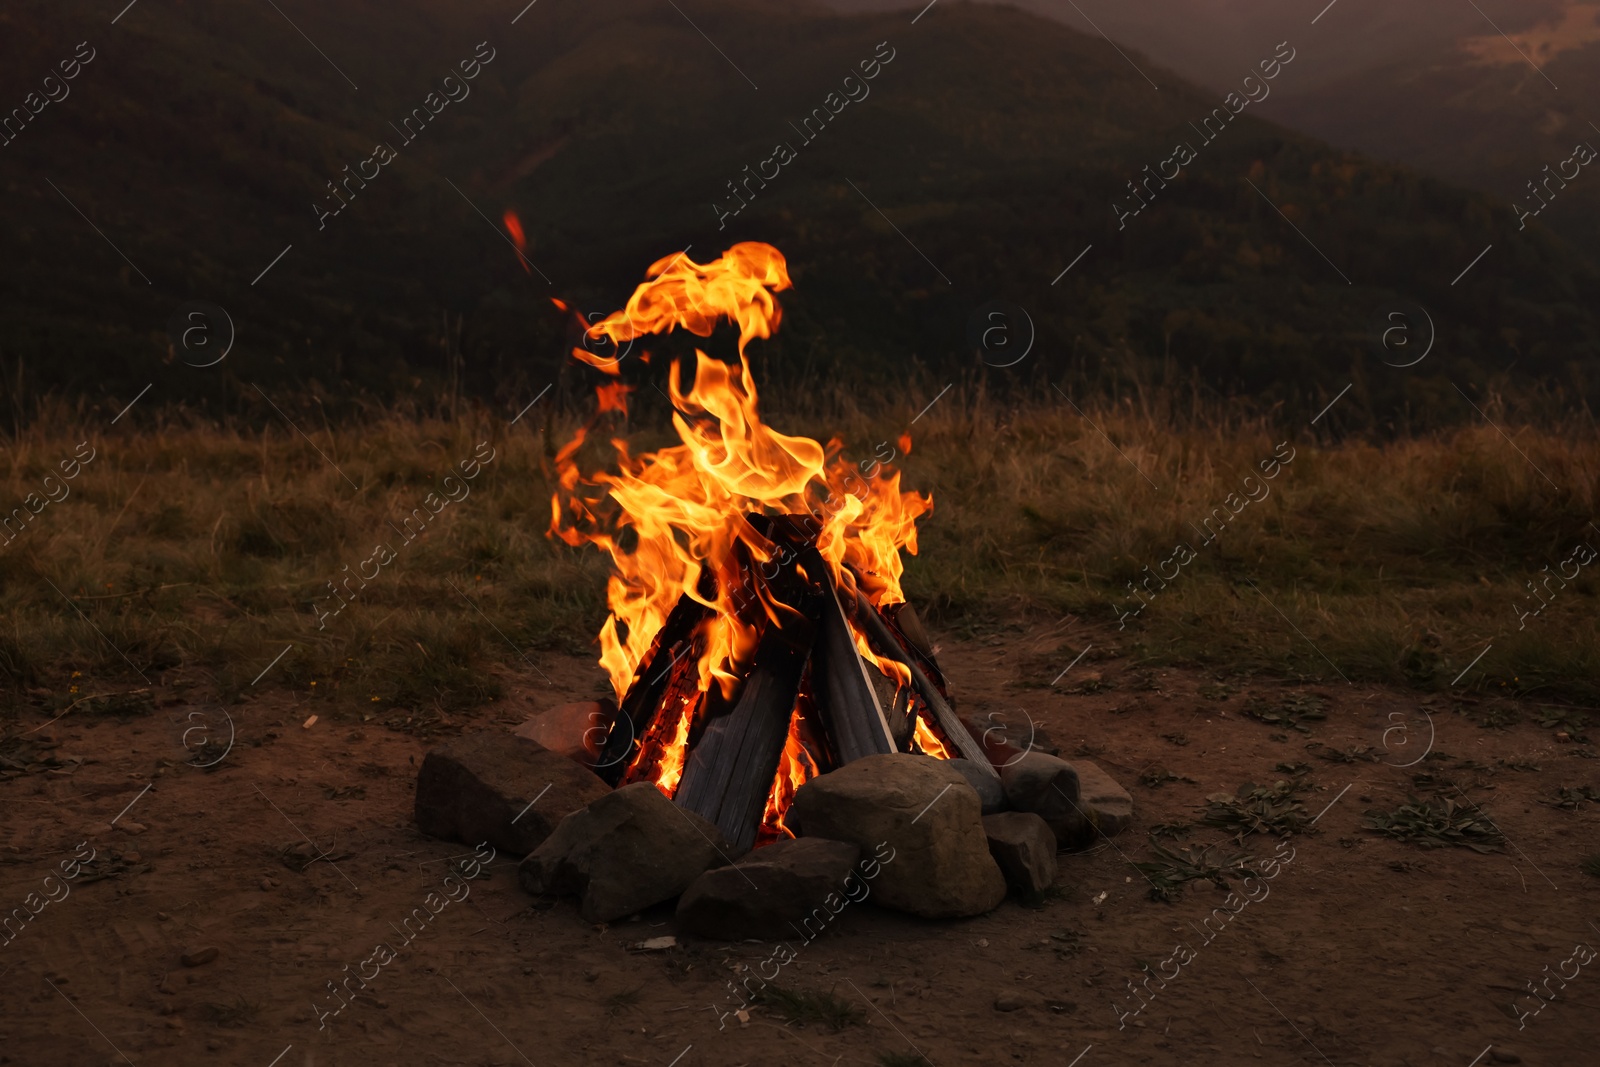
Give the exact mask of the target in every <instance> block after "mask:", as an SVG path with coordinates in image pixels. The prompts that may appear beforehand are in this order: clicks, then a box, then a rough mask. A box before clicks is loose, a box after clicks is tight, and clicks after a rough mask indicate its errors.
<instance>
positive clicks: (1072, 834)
mask: <svg viewBox="0 0 1600 1067" xmlns="http://www.w3.org/2000/svg"><path fill="white" fill-rule="evenodd" d="M1000 785H1001V787H1002V788H1003V789H1004V790H1005V794H1006V803H1007V804H1008V805H1010V807H1011V810H1012V811H1031V812H1033V813H1034V814H1035V815H1038V816H1039V817H1040V818H1041V819H1043V820H1044V821H1045V822H1046V823H1048V824H1049V825H1050V829H1051V831H1052V832H1053V833H1054V834H1055V835H1056V844H1057V845H1058V846H1059V847H1062V848H1066V847H1067V846H1069V845H1073V844H1077V843H1079V842H1080V841H1081V840H1082V839H1083V838H1084V836H1085V835H1086V834H1088V835H1089V836H1091V837H1092V830H1091V829H1090V826H1089V820H1088V816H1087V815H1086V814H1085V813H1084V810H1083V808H1082V806H1081V805H1079V803H1078V772H1077V771H1075V770H1073V769H1072V765H1071V764H1069V763H1068V762H1067V761H1066V760H1063V759H1058V758H1056V757H1055V756H1050V755H1046V754H1045V753H1043V752H1028V753H1025V754H1024V755H1022V756H1021V757H1019V758H1017V759H1014V760H1012V761H1011V762H1009V763H1008V764H1007V765H1006V766H1004V767H1001V768H1000Z"/></svg>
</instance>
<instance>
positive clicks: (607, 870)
mask: <svg viewBox="0 0 1600 1067" xmlns="http://www.w3.org/2000/svg"><path fill="white" fill-rule="evenodd" d="M530 743H531V742H530ZM579 769H580V770H581V769H582V768H579ZM732 851H733V850H732V848H731V847H730V846H729V845H728V842H727V841H726V840H724V839H723V836H722V832H721V831H720V830H718V829H717V828H716V827H715V826H714V825H712V824H711V823H710V822H707V821H706V820H705V819H703V818H701V817H700V816H698V815H696V814H695V813H694V812H692V811H685V810H684V809H682V808H680V807H678V806H677V805H676V804H674V803H673V802H672V801H670V800H668V799H667V798H666V797H665V796H663V795H662V794H661V791H660V790H659V789H657V788H656V787H655V784H654V783H652V782H635V783H633V784H632V785H625V786H623V787H622V788H621V789H617V790H615V791H612V792H608V793H606V794H605V795H604V796H601V797H599V798H598V799H596V800H595V801H593V802H592V803H591V804H590V805H589V806H588V807H587V808H581V809H579V810H578V811H574V812H573V813H572V814H570V815H568V816H567V817H566V818H565V819H562V820H561V825H559V826H557V827H556V829H555V832H554V833H552V834H551V835H550V836H549V837H547V838H546V839H545V840H544V841H543V842H542V843H541V844H540V845H539V847H538V848H536V849H534V850H533V851H532V852H531V853H530V854H529V855H528V857H527V858H526V859H524V860H523V861H522V864H521V866H520V867H519V868H518V870H517V876H518V880H519V881H520V882H521V883H522V887H523V888H524V889H526V890H527V891H528V892H530V893H534V894H537V895H546V894H548V895H555V896H567V895H572V896H577V897H578V898H579V910H580V911H581V912H582V914H583V917H584V918H585V919H587V920H588V921H590V922H615V921H616V920H617V919H621V918H624V917H626V916H629V915H632V914H634V913H635V912H638V911H643V910H644V909H645V908H648V907H651V906H652V905H655V904H660V903H662V902H663V901H668V900H672V899H674V898H675V897H677V896H678V895H679V894H681V893H682V892H683V891H684V890H686V889H688V888H689V886H690V885H691V884H692V883H693V882H694V880H695V879H696V878H698V877H700V875H701V874H702V873H704V872H705V871H707V870H709V869H710V868H712V867H716V866H721V865H724V864H727V863H729V862H731V861H732V859H733V856H732V854H731V853H732Z"/></svg>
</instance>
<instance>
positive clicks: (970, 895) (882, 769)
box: [788, 752, 1006, 919]
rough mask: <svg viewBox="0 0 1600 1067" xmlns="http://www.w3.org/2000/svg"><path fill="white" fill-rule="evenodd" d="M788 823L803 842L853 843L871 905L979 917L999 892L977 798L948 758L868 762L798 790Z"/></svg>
mask: <svg viewBox="0 0 1600 1067" xmlns="http://www.w3.org/2000/svg"><path fill="white" fill-rule="evenodd" d="M789 811H790V817H789V819H788V825H789V826H791V827H793V826H794V825H795V824H796V823H798V824H799V827H800V832H801V833H802V834H804V835H805V836H807V837H825V838H829V839H831V840H837V841H850V842H853V843H854V844H856V845H859V846H860V847H861V851H862V853H863V854H871V855H872V856H873V857H874V858H873V859H870V860H865V861H863V864H862V869H863V874H864V876H865V877H866V878H867V879H869V880H871V881H872V899H873V900H874V901H876V902H877V903H879V904H881V905H883V906H885V907H889V908H894V909H896V910H898V911H905V912H909V913H911V914H912V915H921V916H923V917H925V918H930V919H952V918H960V917H963V916H969V915H981V914H983V913H984V912H986V911H989V910H991V909H993V908H994V907H996V906H997V905H998V904H999V903H1000V902H1001V901H1002V900H1004V899H1005V895H1006V880H1005V877H1004V876H1003V875H1002V874H1001V873H1000V868H999V867H998V866H996V865H995V862H994V859H993V857H991V856H990V855H989V847H988V841H987V839H986V838H985V837H984V833H983V822H982V814H981V805H980V802H979V800H978V794H977V793H976V792H974V791H973V788H972V787H971V786H970V785H968V784H967V780H966V779H965V778H963V777H962V776H961V772H959V771H957V770H956V769H955V768H953V767H951V766H949V765H948V762H947V761H945V760H940V759H934V758H932V757H930V756H921V755H915V754H910V753H900V752H896V753H888V754H881V755H875V756H866V757H863V758H861V759H858V760H855V761H853V762H851V763H848V764H846V765H845V766H843V767H841V768H839V769H838V770H836V771H832V772H830V773H828V774H824V775H819V776H818V777H816V778H813V779H811V780H810V781H809V782H807V783H806V784H805V785H803V786H801V787H800V789H799V790H798V791H797V792H796V793H795V797H794V804H793V806H792V807H791V808H790V809H789Z"/></svg>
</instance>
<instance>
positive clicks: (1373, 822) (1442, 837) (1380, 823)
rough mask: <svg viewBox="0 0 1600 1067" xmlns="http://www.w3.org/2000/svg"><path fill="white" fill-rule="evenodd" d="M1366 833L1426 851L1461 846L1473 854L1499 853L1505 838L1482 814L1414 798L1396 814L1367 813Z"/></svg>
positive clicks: (1446, 800)
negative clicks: (1389, 838)
mask: <svg viewBox="0 0 1600 1067" xmlns="http://www.w3.org/2000/svg"><path fill="white" fill-rule="evenodd" d="M1367 829H1369V830H1374V831H1376V832H1377V833H1380V834H1383V835H1384V836H1385V837H1392V838H1394V839H1395V840H1397V841H1407V842H1410V843H1411V844H1414V845H1420V846H1421V847H1423V848H1442V847H1443V846H1445V845H1460V846H1462V847H1463V848H1470V849H1472V850H1473V851H1474V852H1498V851H1499V850H1500V846H1501V845H1502V844H1504V842H1505V838H1504V836H1502V835H1501V833H1500V828H1499V827H1497V826H1496V825H1495V824H1494V823H1493V822H1491V821H1490V820H1489V817H1488V816H1487V815H1484V814H1483V812H1482V811H1481V810H1479V809H1478V808H1475V807H1471V806H1468V805H1458V804H1457V803H1456V802H1455V801H1454V800H1453V799H1451V798H1449V797H1435V798H1434V799H1432V800H1418V799H1417V798H1416V797H1412V798H1411V799H1410V802H1409V803H1406V804H1402V805H1400V806H1399V807H1398V808H1396V809H1395V810H1394V811H1377V810H1374V811H1369V812H1367Z"/></svg>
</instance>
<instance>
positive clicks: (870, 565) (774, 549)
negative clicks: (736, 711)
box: [549, 242, 933, 810]
mask: <svg viewBox="0 0 1600 1067" xmlns="http://www.w3.org/2000/svg"><path fill="white" fill-rule="evenodd" d="M647 277H648V279H649V280H647V281H646V282H644V283H643V284H642V285H640V286H639V287H638V288H637V289H635V290H634V292H633V295H632V296H631V297H629V299H628V301H627V304H626V306H625V307H624V308H623V309H621V310H619V311H615V312H612V313H611V314H609V315H607V316H605V317H604V318H602V319H601V320H599V321H598V322H596V323H594V324H593V325H592V326H590V327H589V328H588V334H589V336H590V337H592V338H595V339H600V338H607V339H609V340H611V341H612V342H613V343H615V344H616V345H617V346H618V347H619V348H620V347H621V346H623V345H625V344H628V343H629V342H632V341H634V340H635V339H637V338H639V337H641V336H644V335H646V334H664V333H670V332H671V331H673V330H675V329H679V328H682V329H684V330H687V331H688V332H690V333H692V334H694V335H696V336H699V337H708V336H710V334H711V332H712V329H713V328H714V327H715V325H716V324H717V323H718V322H719V321H721V320H724V319H726V320H728V321H730V322H732V323H734V324H736V325H737V326H738V328H739V344H738V362H737V363H727V362H723V361H721V360H718V359H713V358H712V357H710V356H708V355H706V354H705V353H704V352H703V351H700V350H698V349H696V351H695V363H694V368H693V379H692V382H691V383H689V384H688V385H687V387H686V384H685V382H684V381H683V378H682V374H683V368H682V366H681V365H680V364H677V363H674V364H673V366H672V368H671V373H670V376H669V384H668V392H669V394H670V399H671V401H672V406H673V409H674V410H673V416H672V425H673V428H674V430H675V431H676V434H677V437H678V441H679V442H680V443H678V444H675V445H670V446H668V447H665V448H661V449H659V450H657V451H655V452H645V453H640V454H638V455H635V454H633V452H632V451H631V450H630V448H629V445H628V442H627V441H626V440H625V439H623V438H621V437H611V438H610V439H609V441H608V442H607V444H608V445H609V456H606V457H605V462H604V465H603V466H599V465H598V464H595V463H588V464H586V465H587V466H589V467H597V466H598V469H591V470H588V471H586V470H585V469H584V467H583V466H580V453H583V452H584V450H585V445H588V444H590V443H591V439H593V440H594V442H595V444H597V445H598V444H599V441H600V439H601V437H602V435H601V434H600V433H598V428H599V426H600V424H601V423H602V421H604V419H605V418H606V417H608V416H609V418H610V421H611V422H613V423H615V422H617V421H618V420H620V419H621V418H623V417H625V416H626V414H627V398H628V394H629V392H630V391H631V390H632V387H631V386H626V385H624V384H623V383H622V382H621V381H620V380H617V381H612V382H608V383H606V384H604V385H602V386H600V398H599V399H600V403H599V411H597V412H596V415H595V417H594V419H592V420H591V421H590V423H589V425H587V426H585V427H583V428H582V429H580V430H579V431H578V432H577V433H576V434H575V435H574V437H573V438H572V440H571V441H569V442H568V443H567V444H566V445H565V446H563V447H562V448H561V449H560V450H559V452H558V453H557V455H556V460H555V465H556V470H557V474H558V481H559V485H558V488H557V491H556V492H555V493H554V494H553V496H552V499H551V510H552V517H551V523H550V530H549V533H550V535H551V536H552V537H557V538H560V539H561V540H563V541H565V542H566V543H567V544H570V545H573V546H580V545H584V544H591V545H595V546H596V547H598V548H601V549H603V550H604V551H606V552H607V553H609V555H610V557H611V562H612V568H613V569H612V575H611V578H610V581H609V584H608V586H607V591H606V599H607V603H608V605H609V607H610V609H611V610H610V616H609V618H607V620H606V622H605V625H604V626H603V627H602V629H601V631H600V664H601V665H602V666H603V667H604V668H605V670H606V672H607V673H608V675H609V676H610V678H611V684H612V687H613V689H614V690H615V692H616V695H617V699H618V700H619V701H621V700H622V699H623V697H624V696H625V695H626V693H627V691H628V688H629V686H630V685H631V684H632V682H633V679H634V676H635V674H636V672H637V671H638V670H639V667H640V664H641V661H642V660H643V658H644V657H645V656H646V655H647V654H648V653H649V651H650V648H651V645H652V642H653V641H654V638H655V635H656V633H657V632H658V631H659V630H660V629H661V627H662V625H663V624H664V623H665V622H666V619H667V616H668V615H669V614H670V613H671V611H672V609H673V607H674V606H675V605H676V604H677V603H678V601H679V599H680V598H681V597H688V598H690V599H692V600H695V601H697V602H698V603H700V604H703V605H705V606H706V607H708V608H709V609H711V611H710V618H709V619H708V621H707V622H706V624H705V625H704V626H703V628H702V630H701V633H700V635H699V636H700V642H699V644H698V646H697V647H698V650H699V658H698V661H697V663H696V664H695V665H694V666H695V669H696V671H697V672H698V679H697V680H698V689H699V694H700V695H701V697H705V696H706V695H707V694H710V693H711V692H712V687H713V686H715V687H717V688H718V691H719V692H720V694H721V696H722V697H723V698H724V699H729V698H732V696H733V695H734V694H735V692H736V691H737V688H738V685H739V682H740V680H741V679H742V678H743V676H744V673H745V671H746V669H747V668H748V665H749V661H750V658H751V656H752V654H753V653H754V650H755V646H756V643H757V641H758V640H759V638H760V634H761V631H762V629H763V626H764V624H765V622H766V621H767V620H773V621H780V620H782V619H783V617H784V615H785V614H786V613H792V610H793V609H791V608H788V607H787V606H786V605H784V604H783V603H781V602H780V601H777V600H776V599H774V598H773V597H772V596H771V594H770V593H769V592H768V591H767V590H766V586H765V583H763V582H754V583H751V582H750V581H749V570H750V568H755V569H758V570H759V569H760V568H762V567H763V566H766V567H767V569H768V571H769V572H770V570H771V565H772V564H773V561H774V560H775V559H776V560H778V562H779V563H781V562H783V560H782V558H780V553H781V552H782V551H783V549H782V546H780V545H779V544H777V543H775V542H774V541H772V540H769V539H768V538H767V537H766V536H764V535H763V534H762V533H761V532H760V531H759V530H758V529H757V528H756V526H755V525H753V524H752V523H751V521H750V517H751V516H758V515H761V516H779V515H788V516H798V517H800V521H801V523H802V525H804V526H805V527H806V529H807V530H808V531H809V532H814V533H815V538H816V546H817V549H818V551H819V552H820V553H821V555H822V558H823V559H824V560H825V561H826V563H827V565H828V567H829V568H830V570H831V572H832V575H833V578H834V581H835V583H836V584H837V585H838V586H839V587H840V590H841V596H842V597H843V598H844V599H845V601H846V607H847V610H848V607H849V602H848V598H849V596H850V595H851V594H850V593H849V591H850V590H853V589H855V588H857V587H858V586H859V588H860V591H861V592H862V593H863V594H864V595H865V596H866V597H867V599H868V601H869V602H870V603H872V604H874V605H885V606H886V605H889V604H894V603H899V602H901V601H903V600H904V595H903V593H902V590H901V586H900V576H901V573H902V562H901V558H900V551H901V550H902V549H904V550H905V551H907V552H911V553H915V552H916V551H917V530H916V520H917V519H918V518H919V517H920V516H922V515H924V514H926V513H927V512H929V511H930V510H931V509H932V506H933V501H932V499H931V498H928V497H924V496H921V495H919V494H917V493H913V492H901V491H900V474H899V472H898V471H897V470H894V469H893V468H891V467H889V466H888V465H879V466H876V467H874V468H873V474H872V475H871V476H868V475H866V474H864V473H863V471H862V469H861V468H858V467H857V465H856V464H854V463H852V462H850V461H848V460H846V459H845V458H844V456H843V452H844V445H843V443H842V442H841V441H839V440H838V439H834V440H832V441H830V442H829V443H828V444H827V445H826V446H824V445H822V444H820V443H819V442H817V441H814V440H812V439H810V438H807V437H791V436H788V435H786V434H782V433H779V432H778V431H776V430H774V429H772V428H771V427H770V426H768V425H767V424H766V423H764V422H763V421H762V420H761V418H760V415H759V413H758V403H757V394H756V387H755V381H754V379H753V377H752V374H751V370H750V361H749V357H748V355H747V353H746V347H747V346H748V345H749V343H750V342H751V341H752V340H755V339H756V338H768V337H771V336H772V333H773V331H774V330H775V329H776V327H777V325H778V323H779V321H780V319H781V317H782V311H781V308H780V307H779V305H778V302H777V299H776V297H775V295H774V294H776V293H778V292H780V291H782V290H785V289H788V288H790V286H791V283H790V280H789V273H788V265H787V263H786V262H785V260H784V258H783V255H782V254H781V253H780V252H779V251H778V250H777V249H775V248H773V247H772V246H771V245H766V244H760V243H756V242H744V243H740V244H736V245H734V246H733V247H732V248H729V249H728V250H727V251H726V252H725V253H723V255H722V257H721V258H720V259H716V260H712V261H711V262H709V263H696V262H695V261H693V260H691V259H690V258H689V257H688V255H687V254H686V252H680V253H677V254H675V255H671V256H667V257H664V258H662V259H659V260H657V261H656V262H655V263H653V264H651V266H650V268H649V270H648V272H647ZM575 355H580V356H583V355H586V354H585V353H582V352H581V350H579V351H576V352H575ZM585 361H586V362H589V363H591V365H596V366H598V363H597V362H596V361H595V360H594V359H592V358H589V359H586V360H585ZM610 362H612V363H613V364H614V363H615V362H616V361H614V360H613V361H610ZM602 369H605V368H602ZM610 373H613V374H615V373H616V372H615V370H614V369H613V370H612V371H611V372H610ZM600 450H601V451H602V452H604V451H605V450H606V449H605V446H600ZM592 451H593V449H591V452H592ZM744 561H748V562H747V563H746V562H744ZM750 584H753V585H754V586H755V590H756V596H757V598H758V604H759V610H758V609H757V608H755V607H752V606H751V605H750V604H748V603H745V604H741V602H740V601H739V600H738V599H737V598H738V596H739V594H738V590H740V589H741V588H743V587H746V586H748V585H750ZM745 599H746V600H748V596H747V595H746V597H745ZM741 608H742V610H741ZM856 642H857V646H858V647H859V648H860V649H861V650H862V652H863V654H864V655H865V656H867V657H868V659H869V662H871V663H874V664H876V665H877V667H878V669H879V670H881V671H883V672H884V673H885V674H887V675H889V676H890V677H891V678H893V679H895V680H896V681H897V682H901V683H903V682H906V681H908V680H909V675H908V672H906V671H905V668H904V667H903V666H902V665H900V664H898V663H896V662H894V661H891V660H884V659H881V658H880V657H878V656H876V655H875V654H873V653H872V652H871V650H870V649H869V648H868V647H867V644H866V640H865V637H864V636H862V635H861V634H860V633H859V632H858V633H857V635H856ZM704 704H705V701H704V700H703V699H702V700H700V701H698V702H693V703H685V704H684V706H683V710H682V718H681V720H680V722H679V723H678V724H677V729H676V733H675V738H674V740H673V742H672V744H671V745H670V746H669V749H670V750H671V751H669V752H668V753H667V754H666V755H664V756H662V757H661V758H660V759H659V760H658V762H657V763H656V765H655V775H656V776H655V781H656V782H657V784H658V785H660V786H662V787H663V789H664V790H666V791H667V792H669V793H670V792H671V790H672V789H674V788H676V785H677V781H678V778H679V776H680V775H681V774H682V766H683V752H682V751H681V750H682V749H683V748H685V747H686V743H687V740H688V737H689V733H690V730H691V726H692V720H693V717H694V716H695V715H696V714H697V713H698V709H699V708H700V707H703V706H704ZM797 721H798V718H797ZM797 746H798V751H797V750H796V749H797ZM803 752H804V746H803V745H800V743H799V741H798V740H797V739H796V736H795V734H794V732H793V730H791V736H790V743H789V745H788V747H786V748H785V755H784V760H783V764H782V766H781V767H780V774H779V778H780V779H784V778H785V775H787V776H788V778H787V779H786V780H788V781H790V782H792V783H793V787H798V782H800V781H804V780H805V779H804V777H803V776H802V777H798V778H797V777H796V776H799V775H804V774H805V770H804V768H805V767H807V766H809V767H810V773H815V763H814V762H812V761H811V758H810V756H809V755H807V756H805V759H804V760H802V759H801V754H802V753H803ZM642 755H643V754H642V753H641V756H642ZM669 782H670V786H669V784H668V783H669ZM790 793H791V795H792V788H791V790H790ZM783 803H784V806H786V804H787V802H786V801H784V802H783ZM779 810H781V809H779Z"/></svg>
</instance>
